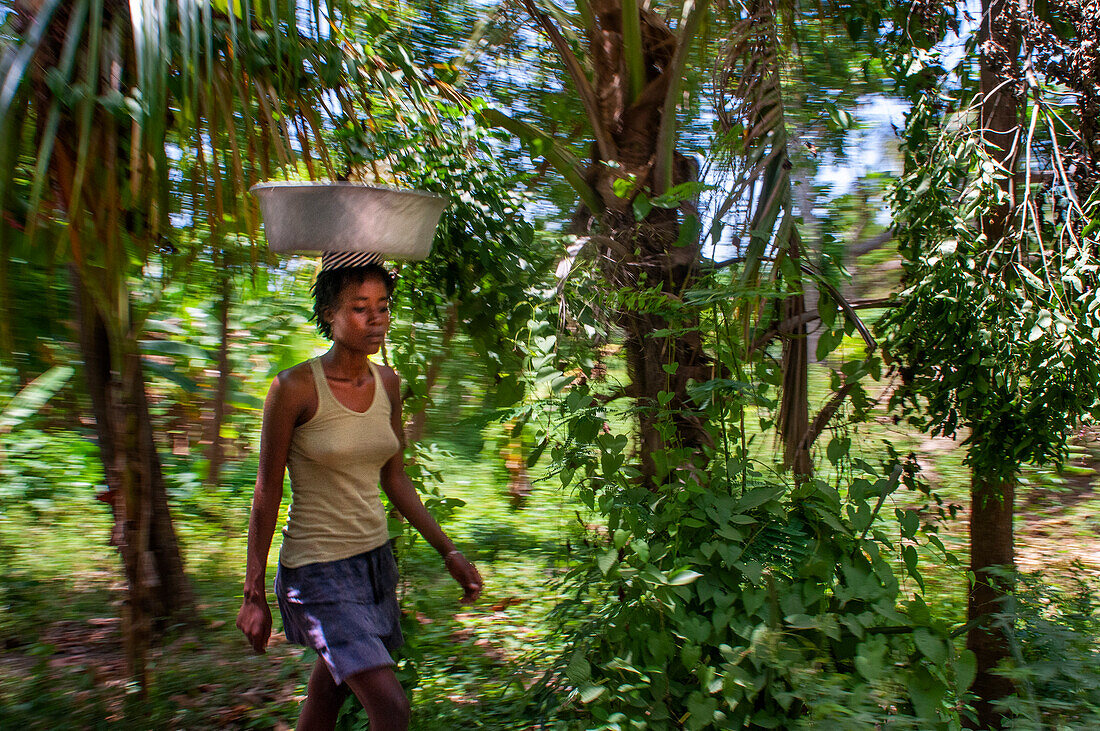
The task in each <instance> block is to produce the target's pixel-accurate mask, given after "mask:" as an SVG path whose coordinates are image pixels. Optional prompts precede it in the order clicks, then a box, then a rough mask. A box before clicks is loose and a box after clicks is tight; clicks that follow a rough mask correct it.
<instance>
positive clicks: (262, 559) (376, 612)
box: [237, 256, 482, 731]
mask: <svg viewBox="0 0 1100 731" xmlns="http://www.w3.org/2000/svg"><path fill="white" fill-rule="evenodd" d="M326 258H327V259H329V261H327V262H326V261H325V259H323V260H322V271H321V273H320V274H319V275H318V277H317V282H316V284H315V285H314V287H313V294H314V317H315V318H316V321H317V327H318V329H319V330H320V332H321V334H322V335H324V336H325V337H327V338H329V339H331V340H332V343H333V344H332V347H331V348H330V349H329V351H328V352H327V353H325V354H324V355H322V356H320V357H318V358H313V359H311V360H309V361H306V362H305V363H300V364H298V365H296V366H294V367H292V368H289V369H287V370H285V371H283V372H281V373H280V374H279V375H278V376H277V377H276V378H275V381H274V382H273V383H272V384H271V389H270V391H269V392H268V394H267V400H266V401H265V403H264V415H263V427H262V430H261V435H260V466H259V473H258V475H257V478H256V490H255V494H254V496H253V500H252V515H251V518H250V520H249V527H248V558H247V566H246V570H245V583H244V602H243V604H242V606H241V610H240V612H239V613H238V615H237V626H238V627H239V628H240V629H241V631H242V632H244V634H245V636H246V637H247V638H248V641H249V642H250V643H251V645H252V647H253V649H254V650H255V651H256V652H264V650H265V648H266V646H267V642H268V639H269V638H270V636H271V610H270V607H269V604H268V600H267V591H266V579H265V574H266V567H267V558H268V552H269V551H270V548H271V540H272V536H273V534H274V532H275V523H276V521H277V519H278V513H279V505H280V503H281V501H282V496H283V474H284V471H286V470H289V472H290V484H291V503H290V512H289V516H288V518H287V524H286V526H285V527H284V529H283V543H282V549H281V552H280V555H279V570H278V573H277V574H276V577H275V595H276V598H277V599H278V603H279V611H280V613H281V614H282V617H283V626H284V628H285V631H286V636H287V639H288V640H289V641H290V642H293V643H295V644H299V645H303V646H306V647H310V648H312V649H314V650H316V651H317V654H318V656H319V657H318V659H317V662H316V663H315V664H314V666H313V672H312V674H311V676H310V679H309V689H308V695H307V697H306V700H305V702H304V703H303V705H302V712H301V717H300V719H299V721H298V728H299V729H331V728H333V727H334V726H335V724H336V719H337V716H338V714H339V711H340V707H341V706H342V705H343V703H344V701H345V700H346V699H347V696H348V695H349V694H350V693H354V695H355V697H356V698H358V699H359V701H360V702H361V703H362V704H363V707H364V708H365V709H366V711H367V715H368V717H369V719H370V727H371V729H372V731H383V730H384V729H406V728H408V723H409V701H408V698H407V697H406V695H405V691H404V689H403V688H402V687H401V684H400V683H399V682H398V680H397V678H396V676H395V675H394V672H393V664H394V663H393V659H392V657H391V655H390V653H391V652H393V650H395V649H396V648H397V647H399V646H400V645H401V643H402V637H401V630H400V627H399V619H400V610H399V608H398V605H397V597H396V594H395V588H396V585H397V565H396V563H395V561H394V557H393V552H392V550H391V548H390V544H389V532H388V528H387V525H386V514H385V511H384V508H383V507H382V502H381V499H380V495H379V487H381V489H382V490H383V491H385V493H386V495H387V496H388V497H389V500H390V502H391V504H392V505H393V506H394V507H395V508H397V510H398V511H400V512H401V514H402V515H403V516H405V519H406V520H408V521H409V523H410V524H412V526H413V527H414V528H416V529H417V530H418V531H419V532H420V534H421V535H422V536H424V538H425V539H426V540H427V541H428V543H429V544H431V546H432V547H433V548H435V550H436V551H438V552H439V554H440V556H442V557H443V561H444V563H445V565H446V567H447V570H448V571H449V572H450V574H451V576H452V577H454V579H455V581H457V582H458V583H459V585H460V586H461V587H462V590H463V597H462V601H463V602H473V601H475V600H476V599H477V597H478V595H479V594H480V592H481V586H482V580H481V576H480V575H479V574H478V571H477V569H476V568H475V567H474V565H473V564H472V563H470V562H469V561H468V560H466V558H465V556H463V555H462V553H461V552H460V551H458V550H457V549H455V546H454V544H453V543H452V542H451V540H450V539H449V538H448V537H447V536H446V534H445V533H444V532H443V530H442V529H441V528H440V527H439V525H438V524H437V523H436V522H435V520H434V519H433V518H432V517H431V515H429V514H428V511H427V510H426V509H425V508H424V505H423V504H422V503H421V501H420V498H419V496H418V495H417V493H416V489H415V488H414V487H413V485H412V482H410V480H409V478H408V476H407V475H406V474H405V468H404V461H403V446H404V437H403V435H404V430H403V428H402V418H401V399H400V379H399V378H398V376H397V374H396V373H394V372H393V370H391V369H390V368H387V367H385V366H380V365H375V364H374V363H372V362H371V360H370V357H369V356H371V355H374V354H376V353H378V351H379V350H380V349H381V347H382V343H383V341H384V339H385V336H386V332H387V330H388V329H389V325H390V296H391V294H392V292H393V284H394V282H393V278H392V276H391V275H390V274H389V273H388V272H387V271H386V270H385V269H383V268H382V267H380V266H378V265H377V264H366V265H353V266H346V265H345V266H341V267H339V268H333V267H331V266H330V265H331V264H333V263H335V262H337V261H338V259H339V257H327V256H326ZM345 258H346V257H345Z"/></svg>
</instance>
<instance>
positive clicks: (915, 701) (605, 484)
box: [554, 385, 973, 728]
mask: <svg viewBox="0 0 1100 731" xmlns="http://www.w3.org/2000/svg"><path fill="white" fill-rule="evenodd" d="M560 418H561V419H562V420H563V423H564V424H565V425H566V427H567V429H568V433H569V434H570V435H572V436H574V439H572V440H570V441H568V442H566V443H565V444H562V445H559V446H557V447H555V449H554V453H555V460H556V464H557V465H558V466H559V468H560V470H561V471H560V477H561V479H562V481H563V483H565V484H576V485H577V489H578V497H579V498H580V499H581V500H582V502H584V503H585V504H586V505H588V507H589V508H591V509H593V510H595V511H598V512H599V513H600V514H601V515H603V516H604V517H605V518H606V521H607V529H606V533H603V532H596V533H593V534H590V536H589V541H588V544H587V550H586V551H585V554H584V557H583V558H584V560H583V561H582V562H581V563H580V564H579V565H578V567H577V568H575V569H574V570H573V571H572V572H571V573H570V574H569V576H568V577H567V579H566V582H567V585H568V586H569V588H570V589H571V591H572V593H573V598H572V599H571V600H569V601H567V602H565V603H564V604H563V605H562V606H561V607H560V612H561V613H562V615H563V617H569V618H573V619H574V620H575V621H576V622H577V625H576V626H575V627H574V629H573V632H572V636H573V637H574V638H575V639H574V645H573V650H572V652H571V654H570V655H569V656H568V658H567V659H566V660H565V661H564V662H565V663H566V664H565V666H564V668H563V674H564V676H565V678H566V679H568V682H569V685H570V686H571V687H572V688H573V689H574V691H573V693H572V694H571V695H570V697H569V701H568V703H569V704H570V705H571V706H573V707H574V708H575V711H576V712H581V711H583V712H584V713H585V714H588V715H590V716H591V718H592V719H593V720H594V721H595V722H597V724H598V726H597V727H599V728H632V727H645V728H680V727H684V728H733V727H742V726H753V727H764V728H777V727H778V728H789V727H791V726H792V725H793V724H795V723H807V724H810V725H812V724H814V723H830V724H839V727H853V728H854V727H860V725H861V724H870V723H874V722H875V721H876V720H881V719H883V718H889V719H890V723H891V724H897V725H898V726H899V727H903V726H908V727H914V728H932V727H944V728H946V727H949V726H951V725H952V724H955V723H957V721H954V720H952V719H955V718H956V717H955V715H954V711H953V710H952V709H953V707H954V704H955V703H956V702H957V699H958V698H959V697H961V693H962V692H963V691H964V690H965V688H966V686H967V685H968V684H969V682H970V680H971V679H972V665H973V658H972V657H971V656H970V655H969V654H968V653H962V654H961V655H960V654H959V653H958V652H957V651H956V650H955V649H954V645H953V644H952V642H951V641H950V639H949V637H948V627H947V626H946V625H944V624H943V623H941V622H939V621H937V620H935V619H933V617H932V615H931V613H930V612H929V610H928V607H927V606H926V605H925V603H924V602H923V600H921V599H920V598H919V596H917V597H913V598H911V599H909V600H905V597H904V595H903V594H902V592H901V590H900V588H899V583H898V579H897V577H896V576H895V567H894V566H893V565H892V564H891V562H890V561H889V560H888V558H889V556H891V554H894V555H897V554H900V555H901V556H902V557H904V561H902V564H903V565H902V567H901V568H900V570H901V571H902V573H903V574H904V575H908V576H911V577H913V578H914V579H916V580H918V581H919V579H920V574H919V570H918V567H917V565H916V561H915V553H913V546H912V541H914V540H917V539H918V538H919V536H918V532H919V526H918V522H917V521H916V520H913V521H911V522H910V521H902V523H901V528H902V532H901V540H900V541H898V540H896V539H892V538H890V537H889V536H888V535H887V533H886V532H885V531H884V530H883V527H882V526H881V524H880V523H879V522H878V521H877V519H878V517H879V516H878V512H879V509H880V508H881V506H882V504H883V501H884V500H886V499H887V497H888V496H889V495H890V494H891V493H892V492H893V490H894V489H895V488H896V486H897V484H898V481H897V474H900V468H899V469H898V472H897V473H896V474H895V475H894V477H893V478H889V477H885V476H883V475H881V474H879V473H878V472H877V470H876V469H875V468H873V467H871V466H870V465H867V464H863V463H861V464H860V465H859V468H858V469H857V470H855V471H854V475H853V479H852V481H851V483H850V485H849V487H848V489H847V491H846V494H845V495H841V494H840V493H838V492H837V490H836V489H835V488H833V487H831V486H829V485H828V484H826V483H825V482H823V481H821V480H809V481H807V482H805V483H803V484H801V485H796V486H791V485H789V484H785V483H784V482H782V481H778V480H775V479H774V478H769V477H767V476H765V475H764V474H762V473H759V472H757V471H755V469H753V468H751V467H747V466H744V465H740V464H738V463H737V462H736V461H733V462H727V463H726V464H725V467H724V468H723V467H722V464H721V463H720V462H712V463H711V464H710V466H709V469H703V463H702V462H701V461H699V460H698V458H696V459H695V460H692V458H691V457H690V456H689V455H685V454H678V455H671V454H670V455H665V457H666V458H667V459H670V460H672V459H674V460H677V461H679V462H681V464H680V466H679V467H678V468H677V469H676V470H670V471H668V472H667V476H666V482H665V484H663V485H662V486H661V488H660V489H658V490H657V491H655V492H651V491H649V490H647V489H645V488H642V487H639V486H637V484H636V483H635V481H634V479H633V474H634V470H633V468H631V467H629V466H625V465H624V460H625V459H626V457H627V445H628V439H627V436H626V435H625V434H621V433H615V432H614V431H610V432H609V431H608V427H607V425H606V424H605V423H604V420H605V419H606V418H608V416H607V414H606V413H605V412H603V410H602V409H600V408H599V407H598V406H597V405H596V404H595V403H594V402H593V399H592V395H591V393H590V392H589V391H588V389H587V388H586V387H585V386H583V385H582V386H574V387H573V388H572V389H571V390H570V392H569V394H568V396H567V397H566V398H565V399H564V400H563V402H562V404H561V413H560ZM601 424H603V426H601ZM593 427H595V428H596V430H597V432H599V433H597V434H596V435H594V436H593V435H591V432H592V430H593ZM684 460H688V462H687V463H683V461H684ZM746 471H747V472H748V476H747V482H745V483H743V482H742V480H743V473H744V472H746ZM743 485H744V486H743ZM811 682H812V683H813V684H814V686H815V687H816V688H817V689H818V692H816V693H808V692H806V688H807V686H808V684H809V683H811ZM889 709H893V710H889Z"/></svg>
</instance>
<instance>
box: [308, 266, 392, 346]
mask: <svg viewBox="0 0 1100 731" xmlns="http://www.w3.org/2000/svg"><path fill="white" fill-rule="evenodd" d="M368 279H377V280H378V281H380V282H382V284H384V285H385V286H386V294H387V295H389V296H393V287H394V285H395V284H396V282H397V278H396V277H395V276H394V275H393V273H392V272H390V271H389V270H388V269H385V268H384V267H381V266H379V265H378V264H365V265H363V266H357V267H340V268H339V269H323V270H321V273H320V274H318V275H317V281H316V282H314V283H313V286H312V287H310V288H309V291H310V292H311V293H312V294H313V317H311V318H310V319H311V320H313V321H314V322H316V323H317V331H318V332H319V333H321V335H323V336H324V337H325V338H327V339H329V340H332V324H331V323H330V322H328V321H327V320H326V319H325V311H326V310H330V309H332V308H334V307H336V306H338V305H339V304H340V293H341V292H343V291H344V287H347V286H348V285H349V284H354V285H356V286H358V285H360V284H362V283H363V282H365V281H367V280H368Z"/></svg>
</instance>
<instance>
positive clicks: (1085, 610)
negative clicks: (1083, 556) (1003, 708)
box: [999, 562, 1100, 728]
mask: <svg viewBox="0 0 1100 731" xmlns="http://www.w3.org/2000/svg"><path fill="white" fill-rule="evenodd" d="M1073 569H1074V575H1073V576H1071V577H1069V582H1068V584H1069V585H1068V586H1067V587H1064V588H1062V587H1058V586H1054V585H1052V584H1050V583H1048V582H1049V579H1048V578H1047V577H1045V576H1044V575H1043V574H1042V573H1041V572H1038V571H1036V572H1031V573H1025V574H1021V575H1018V576H1017V577H1016V581H1017V589H1016V592H1015V594H1014V596H1013V604H1012V609H1013V612H1012V613H1011V614H1005V615H1002V616H1001V617H999V621H1000V622H1006V623H1008V626H1009V627H1010V630H1011V631H1010V633H1009V636H1010V637H1011V638H1012V640H1013V662H1012V663H1011V664H1009V666H1008V667H1004V668H1002V670H1001V672H1003V673H1004V674H1005V675H1006V676H1008V677H1010V678H1012V680H1013V681H1014V682H1015V683H1016V684H1017V685H1018V686H1019V687H1020V688H1021V689H1022V691H1023V692H1022V693H1021V694H1020V695H1019V696H1014V697H1012V698H1010V699H1008V701H1007V708H1008V710H1009V711H1011V712H1012V713H1013V714H1014V716H1015V717H1016V718H1017V719H1018V720H1017V721H1016V722H1015V723H1014V724H1013V725H1010V726H1009V727H1010V728H1035V727H1038V726H1042V727H1044V728H1094V727H1096V726H1097V725H1098V724H1100V650H1098V649H1097V647H1098V646H1097V640H1098V638H1100V605H1098V604H1097V602H1098V599H1097V597H1098V596H1100V582H1098V580H1097V579H1096V577H1095V576H1093V575H1091V574H1089V573H1087V572H1086V570H1085V567H1084V566H1082V565H1081V564H1080V563H1076V562H1075V564H1074V567H1073Z"/></svg>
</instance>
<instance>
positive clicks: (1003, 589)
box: [966, 475, 1016, 729]
mask: <svg viewBox="0 0 1100 731" xmlns="http://www.w3.org/2000/svg"><path fill="white" fill-rule="evenodd" d="M1015 491H1016V484H1015V479H1014V478H1011V477H1010V478H1007V479H1003V480H998V479H989V478H986V477H983V476H982V475H974V477H973V478H972V480H971V483H970V499H971V505H970V571H971V572H972V573H973V574H974V584H973V586H972V587H971V589H970V593H969V595H968V597H967V620H968V621H970V622H975V623H976V625H975V626H974V628H973V629H971V630H970V632H969V633H968V634H967V636H966V646H967V648H969V649H970V650H971V651H972V652H973V653H974V655H975V656H976V657H977V660H978V675H977V678H976V679H975V681H974V685H973V687H971V691H972V692H973V693H974V694H975V695H977V696H978V702H977V703H976V704H975V705H976V708H977V711H978V725H977V726H976V728H983V729H984V728H1000V727H1001V724H1002V721H1003V714H1001V713H1000V712H999V711H997V710H996V709H995V708H994V706H993V703H994V702H995V701H997V700H999V699H1001V698H1005V697H1007V696H1010V695H1012V693H1013V692H1014V690H1015V689H1014V688H1013V685H1012V681H1010V680H1008V679H1007V678H1005V677H1003V676H1001V675H996V674H994V673H993V672H992V671H993V670H994V669H995V668H996V667H997V663H999V662H1000V661H1001V660H1002V659H1004V658H1006V657H1008V656H1009V644H1008V638H1007V637H1006V636H1005V632H1004V630H1003V629H1002V628H1001V627H999V626H994V625H993V624H992V623H991V621H990V620H991V615H993V614H997V613H1000V612H1005V611H1007V610H1008V607H1007V606H1005V601H1004V600H1005V598H1006V597H1007V596H1008V590H1009V588H1010V587H1009V585H1008V582H1006V581H1005V579H1004V578H1003V577H998V576H996V575H995V574H994V573H991V569H992V570H993V571H996V570H998V569H1000V570H1007V571H1012V570H1014V569H1015V562H1014V560H1013V555H1012V554H1013V540H1014V539H1013V533H1012V516H1013V500H1014V497H1015Z"/></svg>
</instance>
